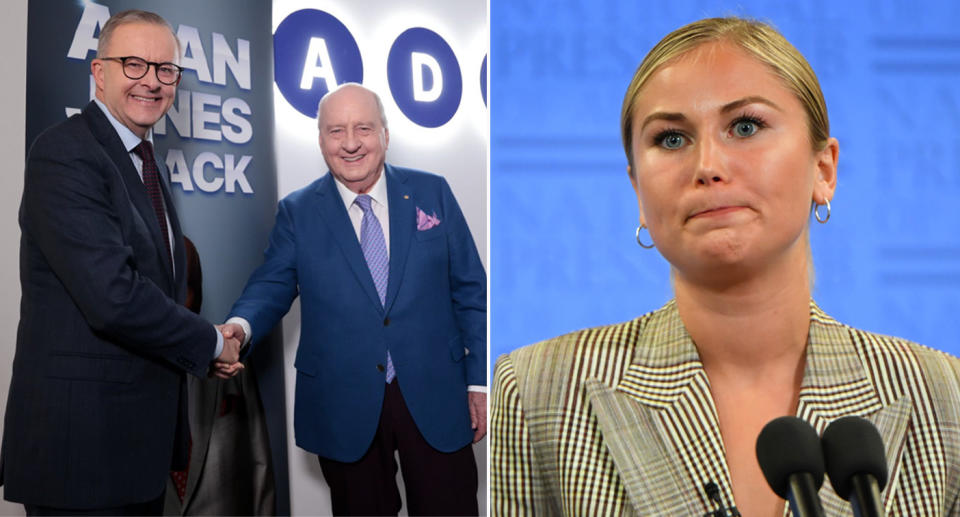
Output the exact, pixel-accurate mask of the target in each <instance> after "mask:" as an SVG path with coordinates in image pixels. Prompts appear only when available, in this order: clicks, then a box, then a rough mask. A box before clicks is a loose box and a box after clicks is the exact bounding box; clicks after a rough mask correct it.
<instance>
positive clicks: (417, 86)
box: [387, 27, 463, 127]
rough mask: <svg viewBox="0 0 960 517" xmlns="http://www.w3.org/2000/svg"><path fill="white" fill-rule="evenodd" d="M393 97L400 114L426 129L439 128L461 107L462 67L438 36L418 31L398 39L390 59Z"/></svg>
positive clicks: (389, 71) (389, 76)
mask: <svg viewBox="0 0 960 517" xmlns="http://www.w3.org/2000/svg"><path fill="white" fill-rule="evenodd" d="M387 80H388V82H389V84H390V93H391V94H392V95H393V100H394V101H395V102H396V103H397V106H398V107H399V108H400V111H402V112H403V114H404V115H406V116H407V118H409V119H410V120H412V121H413V122H414V123H416V124H419V125H421V126H424V127H440V126H442V125H444V124H446V123H447V122H449V121H450V119H451V118H453V115H454V114H455V113H456V112H457V109H458V108H459V107H460V97H461V95H462V93H463V80H462V78H461V77H460V64H459V63H458V62H457V57H456V56H455V55H454V54H453V50H452V49H451V48H450V45H448V44H447V42H446V41H444V40H443V38H441V37H440V35H439V34H437V33H436V32H433V31H431V30H429V29H424V28H420V27H415V28H413V29H407V30H406V31H404V32H403V33H402V34H400V35H399V36H397V40H396V41H394V42H393V46H392V47H390V55H389V56H388V57H387Z"/></svg>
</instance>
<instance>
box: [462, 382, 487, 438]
mask: <svg viewBox="0 0 960 517" xmlns="http://www.w3.org/2000/svg"><path fill="white" fill-rule="evenodd" d="M467 405H468V406H470V427H471V428H472V429H473V443H477V442H479V441H480V440H482V439H483V437H484V435H486V434H487V394H486V393H482V392H479V391H468V392H467Z"/></svg>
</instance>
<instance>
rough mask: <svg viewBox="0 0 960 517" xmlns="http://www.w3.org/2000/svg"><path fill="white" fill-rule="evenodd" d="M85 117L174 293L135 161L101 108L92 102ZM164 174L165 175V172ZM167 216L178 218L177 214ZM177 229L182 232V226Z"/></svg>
mask: <svg viewBox="0 0 960 517" xmlns="http://www.w3.org/2000/svg"><path fill="white" fill-rule="evenodd" d="M83 114H84V116H85V117H86V120H87V122H88V125H89V126H90V130H91V132H92V133H93V135H94V137H96V139H97V141H99V142H100V145H102V146H103V149H104V151H105V152H106V153H107V156H109V158H110V160H111V161H112V162H113V164H114V165H115V166H116V167H117V170H118V171H119V172H120V177H121V179H123V183H124V185H125V186H126V189H127V197H128V198H129V199H130V203H131V204H132V205H133V207H134V209H135V210H136V211H137V213H138V214H139V215H140V218H141V219H142V220H143V222H144V224H145V225H146V227H147V229H148V230H149V232H150V237H151V239H152V240H153V244H154V247H155V248H156V251H157V253H158V254H159V256H160V257H159V258H160V261H161V262H162V263H163V264H166V265H167V268H166V273H165V275H166V278H167V280H168V282H169V287H170V289H171V291H170V292H171V293H173V292H174V290H173V287H174V285H175V284H174V282H173V278H172V275H171V269H170V260H169V258H167V255H168V254H167V253H166V252H165V250H164V246H165V244H164V242H163V236H162V234H161V233H160V225H159V221H157V216H156V215H155V214H154V212H153V203H151V202H150V197H149V196H148V195H147V189H146V187H145V186H144V185H143V180H142V179H140V174H139V173H138V172H137V168H136V167H134V165H133V161H132V160H131V159H130V153H128V152H127V150H126V148H125V147H124V146H123V141H122V140H120V136H119V135H117V132H116V130H115V129H114V128H113V126H112V125H110V121H109V120H107V116H106V115H104V114H103V112H102V111H101V110H100V107H99V106H97V104H96V103H95V102H93V101H90V104H88V105H87V107H86V108H84V110H83ZM157 166H158V167H161V165H160V162H157ZM161 170H164V171H165V170H166V168H163V169H161ZM163 183H164V182H163V181H161V184H163ZM164 196H165V198H167V199H169V197H170V191H169V188H168V189H167V190H165V191H164ZM168 206H169V203H168ZM168 213H171V214H175V213H176V212H168ZM170 217H171V224H173V220H174V219H173V218H174V215H171V216H170ZM177 228H179V225H178V226H177ZM171 238H173V236H171Z"/></svg>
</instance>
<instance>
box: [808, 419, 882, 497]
mask: <svg viewBox="0 0 960 517" xmlns="http://www.w3.org/2000/svg"><path fill="white" fill-rule="evenodd" d="M823 455H824V459H825V461H826V465H827V473H828V474H829V475H830V484H831V485H833V489H834V491H836V492H837V495H839V496H840V497H842V498H844V499H847V500H849V499H850V495H851V492H852V491H853V483H852V478H853V476H854V475H856V474H871V475H873V477H875V478H876V479H877V486H878V487H879V489H880V490H883V487H885V486H887V455H886V452H885V451H884V447H883V439H882V438H880V432H879V431H877V428H876V427H874V425H873V424H872V423H870V422H869V421H868V420H866V419H863V418H860V417H858V416H845V417H842V418H838V419H836V420H834V421H833V422H830V425H828V426H827V430H826V431H824V432H823Z"/></svg>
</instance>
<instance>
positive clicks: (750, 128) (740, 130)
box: [733, 120, 757, 137]
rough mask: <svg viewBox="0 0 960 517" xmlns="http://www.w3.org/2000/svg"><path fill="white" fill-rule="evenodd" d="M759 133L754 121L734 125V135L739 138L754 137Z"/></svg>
mask: <svg viewBox="0 0 960 517" xmlns="http://www.w3.org/2000/svg"><path fill="white" fill-rule="evenodd" d="M756 132H757V123H756V122H753V121H752V120H741V121H739V122H737V123H736V124H734V125H733V133H734V134H735V135H737V136H740V137H744V136H752V135H753V134H754V133H756Z"/></svg>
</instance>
